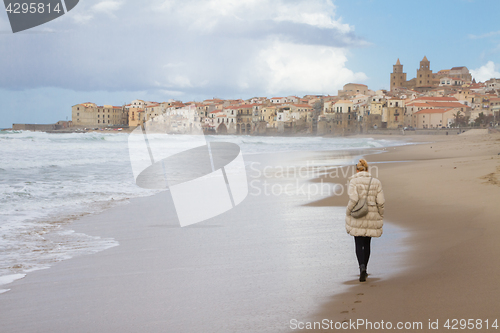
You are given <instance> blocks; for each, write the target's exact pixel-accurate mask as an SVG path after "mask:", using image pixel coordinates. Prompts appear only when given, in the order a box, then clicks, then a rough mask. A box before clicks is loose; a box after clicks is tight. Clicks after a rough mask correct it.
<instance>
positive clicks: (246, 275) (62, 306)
mask: <svg viewBox="0 0 500 333" xmlns="http://www.w3.org/2000/svg"><path fill="white" fill-rule="evenodd" d="M376 149H380V148H376ZM358 152H360V150H356V153H355V154H357V153H358ZM327 154H332V153H327V152H325V151H319V152H311V151H304V152H300V153H298V152H288V153H280V154H263V155H265V156H260V157H262V158H265V160H264V161H262V160H259V161H260V162H264V163H263V164H262V166H269V165H281V164H283V163H284V164H285V165H289V164H290V165H294V166H298V167H299V168H301V167H306V168H307V166H305V163H303V161H305V160H311V161H315V162H318V161H319V160H320V158H322V157H324V156H326V155H327ZM337 154H338V155H342V156H352V154H353V152H351V153H350V152H345V151H343V150H340V151H337ZM278 155H279V156H278ZM258 157H259V156H252V158H253V159H255V158H258ZM273 162H276V163H278V164H273ZM289 176H290V175H288V176H285V178H283V179H281V178H279V177H278V178H276V179H275V178H274V177H271V179H270V180H269V181H270V182H271V184H275V183H279V184H282V185H286V184H289V183H290V179H291V178H289ZM287 177H288V178H287ZM291 177H293V175H292V176H291ZM250 179H252V178H249V180H250ZM264 180H265V179H264ZM303 181H304V183H307V181H306V179H305V178H304V179H303ZM313 198H314V196H313ZM317 198H321V196H317ZM307 201H308V199H307V198H306V196H305V195H303V196H299V195H294V196H291V197H283V196H280V197H274V196H255V197H253V196H252V197H250V195H249V197H248V198H247V200H245V202H243V203H242V204H240V205H238V206H237V207H236V208H234V209H233V210H231V211H228V212H226V213H225V214H223V215H221V216H219V217H216V218H213V219H211V220H208V221H206V222H203V223H199V224H196V225H193V226H189V227H186V228H180V227H179V224H178V221H177V217H176V215H175V211H174V210H173V209H174V207H173V202H172V199H171V198H170V195H169V193H167V192H161V193H158V194H156V195H154V196H147V197H139V198H134V199H131V200H130V202H129V203H128V204H127V205H126V206H122V207H112V208H110V209H107V210H105V211H103V212H100V213H99V214H92V215H86V216H84V217H82V218H80V219H79V220H77V221H74V222H72V224H71V225H70V226H69V227H70V228H71V229H73V230H75V232H77V233H84V234H86V235H92V236H99V237H100V238H101V239H106V238H112V239H113V240H115V241H116V242H118V243H119V244H120V246H116V247H112V248H109V249H107V250H105V251H101V252H99V253H96V254H94V255H84V256H78V257H74V258H71V260H64V261H61V262H58V263H57V264H54V265H53V266H51V267H50V269H45V270H38V271H34V272H32V273H30V274H28V275H27V276H26V277H25V278H23V279H20V280H17V281H14V282H13V283H12V284H9V285H6V286H5V287H6V289H11V290H10V291H9V292H7V293H4V294H2V295H1V296H0V297H1V298H2V302H0V313H2V315H0V318H2V322H3V325H4V328H5V329H6V330H8V331H10V332H23V333H25V332H36V331H48V330H50V331H52V332H67V331H72V332H79V331H88V330H96V331H107V332H122V331H127V330H129V331H130V330H134V331H139V330H140V329H147V330H148V331H150V332H151V331H158V332H164V331H165V330H167V331H170V330H171V331H177V332H184V331H186V332H192V331H193V327H195V329H194V330H197V331H210V332H212V331H213V332H221V331H224V332H226V331H227V332H235V331H237V332H240V331H248V332H255V331H261V332H277V331H280V332H282V331H286V329H287V321H288V320H289V318H290V317H289V315H291V314H293V313H295V312H296V311H299V312H300V313H309V309H310V308H311V307H312V306H313V305H314V302H315V299H316V298H317V297H322V295H323V294H324V293H325V292H326V291H327V290H329V289H330V288H331V287H329V286H332V285H335V286H337V285H338V288H337V291H340V290H343V289H344V286H342V285H340V283H339V278H340V277H341V276H342V275H343V274H342V273H340V272H342V271H344V268H343V267H342V265H340V266H339V265H338V264H335V263H332V262H330V257H329V255H325V254H327V253H329V254H331V255H341V257H342V255H343V254H342V252H341V251H344V250H343V249H345V248H347V246H342V244H343V243H344V242H346V241H348V239H346V238H343V239H342V240H338V241H336V242H335V243H336V244H335V245H334V247H332V244H331V235H332V234H334V233H333V232H332V228H333V226H332V224H331V220H330V219H325V216H326V214H327V209H315V210H314V211H311V210H310V208H308V207H301V206H302V204H303V203H305V202H307ZM144 208H145V209H144ZM328 210H329V209H328ZM341 213H342V211H341V210H339V211H338V212H337V213H335V214H341ZM328 215H329V216H330V218H331V213H328ZM335 233H338V232H335ZM311 259H312V260H311ZM318 270H319V271H320V272H321V274H320V276H321V278H320V279H318ZM75 300H78V301H75ZM200 302H201V303H200ZM213 305H217V306H216V307H213ZM104 313H107V314H108V315H106V316H103V314H104ZM249 314H251V316H249ZM108 317H109V318H108ZM191 322H193V324H190V323H191ZM208 323H210V325H208V327H210V328H209V329H207V324H208ZM193 325H195V326H193ZM89 327H93V329H89Z"/></svg>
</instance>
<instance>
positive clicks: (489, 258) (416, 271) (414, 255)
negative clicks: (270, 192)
mask: <svg viewBox="0 0 500 333" xmlns="http://www.w3.org/2000/svg"><path fill="white" fill-rule="evenodd" d="M374 137H375V138H377V137H376V136H374ZM412 140H418V141H421V142H426V143H423V144H419V145H414V146H402V147H396V148H389V149H386V151H387V152H386V153H384V154H377V155H370V156H367V160H368V163H372V165H375V166H377V167H378V174H379V179H380V180H381V181H382V184H383V187H384V193H385V198H386V208H385V220H386V221H391V222H394V223H396V224H397V225H400V226H403V227H404V228H407V229H408V230H409V231H410V234H411V237H410V238H408V240H407V242H406V244H407V245H408V246H410V247H411V250H410V255H409V256H408V257H407V258H405V259H404V263H402V264H401V265H402V266H403V268H404V271H403V272H402V273H400V274H398V275H396V276H392V277H391V276H388V274H386V273H385V272H380V270H378V269H377V267H374V263H370V264H369V265H368V273H370V276H369V277H368V279H367V282H365V283H360V282H358V281H357V277H356V278H352V279H350V280H349V279H346V280H345V282H344V283H345V284H346V285H350V286H351V288H350V289H349V290H348V291H346V292H344V293H342V294H341V295H331V297H330V300H329V301H327V302H324V303H323V304H322V306H321V310H319V311H318V312H317V313H315V315H313V316H311V317H309V318H303V321H304V322H311V321H312V322H314V321H316V322H318V321H321V320H322V319H329V320H332V321H333V322H342V321H348V322H349V321H351V322H352V321H356V320H358V319H363V320H367V321H371V322H372V323H373V322H381V321H382V320H383V321H384V322H387V321H390V322H391V323H393V324H394V325H396V323H397V322H422V323H423V329H424V331H425V330H427V329H428V323H429V320H431V321H432V322H435V321H436V320H438V324H439V331H444V330H445V328H444V327H443V325H444V324H445V323H446V320H448V319H450V320H452V319H458V320H460V319H465V320H467V319H474V323H476V320H478V319H481V320H483V322H482V323H483V329H485V326H484V325H485V320H486V319H488V320H489V323H490V324H491V323H492V322H494V320H496V319H499V320H500V318H499V317H500V314H499V313H500V312H499V310H500V306H499V302H498V298H499V297H500V284H499V282H498V280H499V277H500V262H499V261H500V260H499V258H498V253H500V223H499V222H500V220H499V217H500V213H499V211H498V207H499V202H500V135H499V134H494V135H487V134H486V135H477V136H473V135H461V136H456V137H445V136H443V137H441V136H440V137H436V136H427V137H413V138H412ZM382 161H395V163H374V162H382ZM397 161H409V162H397ZM325 181H326V179H325ZM334 181H336V180H334ZM343 181H344V180H343V179H340V180H338V182H339V183H342V182H343ZM346 202H347V196H346V195H345V194H344V195H342V196H333V197H330V198H327V199H323V200H319V201H316V202H312V203H311V204H310V205H311V206H316V207H324V206H344V207H345V204H346ZM382 237H384V235H382ZM381 239H382V238H379V239H374V240H373V242H372V244H374V243H376V242H378V241H380V240H381ZM353 251H354V249H353ZM393 251H394V252H397V251H399V249H397V248H395V249H393ZM378 255H380V254H379V253H377V252H376V251H372V256H371V258H372V259H371V261H372V260H373V258H377V256H378ZM379 259H381V258H379ZM499 324H500V323H499ZM456 327H457V328H459V327H460V326H459V325H457V326H456ZM366 329H367V328H366V326H364V327H363V326H362V327H361V328H360V330H361V331H363V330H366ZM490 329H491V328H490ZM308 331H322V330H321V329H318V330H308Z"/></svg>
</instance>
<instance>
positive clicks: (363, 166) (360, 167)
mask: <svg viewBox="0 0 500 333" xmlns="http://www.w3.org/2000/svg"><path fill="white" fill-rule="evenodd" d="M356 170H358V171H368V162H366V160H363V159H361V160H359V163H358V164H356Z"/></svg>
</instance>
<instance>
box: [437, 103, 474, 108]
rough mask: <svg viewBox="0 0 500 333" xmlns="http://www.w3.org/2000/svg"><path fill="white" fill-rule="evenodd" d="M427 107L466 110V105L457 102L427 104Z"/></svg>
mask: <svg viewBox="0 0 500 333" xmlns="http://www.w3.org/2000/svg"><path fill="white" fill-rule="evenodd" d="M427 104H428V105H430V106H436V107H447V108H466V107H467V105H464V104H462V103H459V102H455V103H453V102H444V103H443V102H437V103H435V102H428V103H427Z"/></svg>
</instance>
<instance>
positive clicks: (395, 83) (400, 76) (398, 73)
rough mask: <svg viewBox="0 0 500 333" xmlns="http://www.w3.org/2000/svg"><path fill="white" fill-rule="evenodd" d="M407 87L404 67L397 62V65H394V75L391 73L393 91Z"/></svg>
mask: <svg viewBox="0 0 500 333" xmlns="http://www.w3.org/2000/svg"><path fill="white" fill-rule="evenodd" d="M405 85H406V73H403V65H401V63H400V62H399V58H398V61H396V64H395V65H392V73H391V91H393V90H395V89H396V88H404V87H405Z"/></svg>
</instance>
